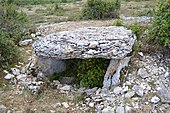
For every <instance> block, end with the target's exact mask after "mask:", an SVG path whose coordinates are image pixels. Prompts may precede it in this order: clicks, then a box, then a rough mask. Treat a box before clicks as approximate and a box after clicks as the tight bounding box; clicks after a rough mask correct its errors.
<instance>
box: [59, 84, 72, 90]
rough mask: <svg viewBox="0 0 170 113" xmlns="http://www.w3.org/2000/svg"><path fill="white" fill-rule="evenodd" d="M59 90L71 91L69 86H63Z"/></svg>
mask: <svg viewBox="0 0 170 113" xmlns="http://www.w3.org/2000/svg"><path fill="white" fill-rule="evenodd" d="M60 90H63V91H71V86H70V85H65V86H63V87H61V88H60Z"/></svg>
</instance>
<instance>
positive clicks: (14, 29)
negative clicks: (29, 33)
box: [0, 2, 28, 44]
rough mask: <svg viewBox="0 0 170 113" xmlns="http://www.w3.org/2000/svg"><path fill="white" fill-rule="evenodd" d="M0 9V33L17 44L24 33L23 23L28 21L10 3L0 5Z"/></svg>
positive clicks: (24, 15) (25, 16) (23, 14)
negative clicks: (6, 35)
mask: <svg viewBox="0 0 170 113" xmlns="http://www.w3.org/2000/svg"><path fill="white" fill-rule="evenodd" d="M0 9H1V12H0V26H1V27H0V31H3V32H4V33H6V34H8V35H9V39H10V40H13V41H14V42H15V43H16V44H17V43H18V42H19V41H20V40H21V37H22V35H23V33H24V31H23V30H24V23H25V22H27V21H28V18H27V15H26V14H25V13H23V12H18V11H17V10H16V6H15V5H14V4H12V3H10V4H8V3H6V2H5V3H3V4H1V5H0Z"/></svg>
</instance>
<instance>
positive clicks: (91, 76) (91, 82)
mask: <svg viewBox="0 0 170 113" xmlns="http://www.w3.org/2000/svg"><path fill="white" fill-rule="evenodd" d="M108 63H109V61H108V60H106V59H97V58H93V59H84V60H80V61H79V62H78V64H77V78H78V79H79V82H80V86H81V87H87V88H93V87H101V86H102V85H103V80H104V75H105V72H106V70H107V66H108Z"/></svg>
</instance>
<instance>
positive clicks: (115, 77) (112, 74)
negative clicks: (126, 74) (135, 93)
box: [103, 57, 130, 89]
mask: <svg viewBox="0 0 170 113" xmlns="http://www.w3.org/2000/svg"><path fill="white" fill-rule="evenodd" d="M129 61H130V57H126V58H124V59H121V60H116V59H112V60H111V61H110V64H109V66H108V68H107V71H106V74H105V76H104V81H103V88H106V89H108V88H111V87H112V86H115V85H117V84H118V83H120V71H121V69H122V68H124V67H125V66H128V63H129Z"/></svg>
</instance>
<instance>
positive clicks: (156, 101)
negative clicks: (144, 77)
mask: <svg viewBox="0 0 170 113" xmlns="http://www.w3.org/2000/svg"><path fill="white" fill-rule="evenodd" d="M159 101H160V99H159V97H157V96H154V97H152V98H151V102H152V103H154V104H156V103H158V102H159Z"/></svg>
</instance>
